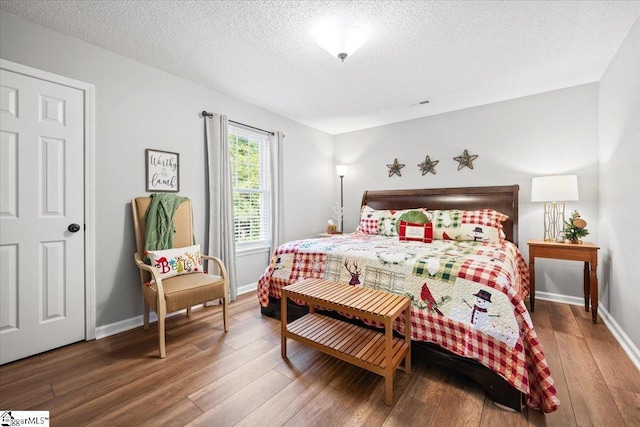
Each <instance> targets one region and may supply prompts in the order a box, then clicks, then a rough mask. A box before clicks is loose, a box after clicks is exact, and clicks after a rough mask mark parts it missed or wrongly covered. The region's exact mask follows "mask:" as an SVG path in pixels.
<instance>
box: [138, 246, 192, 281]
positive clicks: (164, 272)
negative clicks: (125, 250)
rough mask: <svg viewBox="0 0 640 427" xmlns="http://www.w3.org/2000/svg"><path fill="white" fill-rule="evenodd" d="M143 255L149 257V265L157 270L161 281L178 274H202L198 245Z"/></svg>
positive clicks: (148, 252)
mask: <svg viewBox="0 0 640 427" xmlns="http://www.w3.org/2000/svg"><path fill="white" fill-rule="evenodd" d="M145 255H146V256H147V257H149V261H150V262H151V265H153V266H154V267H155V268H157V269H158V271H159V272H160V278H161V279H162V280H164V279H167V278H169V277H173V276H177V275H179V274H188V273H202V272H204V270H203V267H202V256H201V255H200V245H193V246H187V247H184V248H173V249H166V250H164V251H146V252H145Z"/></svg>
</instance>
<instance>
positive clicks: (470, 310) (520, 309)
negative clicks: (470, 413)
mask: <svg viewBox="0 0 640 427" xmlns="http://www.w3.org/2000/svg"><path fill="white" fill-rule="evenodd" d="M310 277H313V278H322V279H325V280H329V281H335V282H342V283H349V284H351V285H354V286H364V287H368V288H373V289H379V290H384V291H388V292H393V293H397V294H401V295H407V296H409V297H410V298H411V300H412V307H411V322H412V323H411V335H412V337H411V338H412V339H413V340H415V341H425V342H431V343H435V344H437V345H439V346H441V347H443V348H445V349H447V350H449V351H451V352H453V353H455V354H458V355H460V356H464V357H468V358H472V359H475V360H477V361H478V362H480V363H482V364H483V365H485V366H486V367H488V368H489V369H491V370H493V371H494V372H496V373H498V374H500V375H501V376H502V377H503V378H504V379H505V380H507V381H508V382H509V383H510V384H511V385H512V386H514V387H515V388H516V389H518V390H520V391H522V392H523V393H525V394H526V395H527V396H528V401H527V403H528V405H529V406H530V407H533V408H539V409H542V410H543V411H544V412H552V411H554V410H555V409H556V408H557V407H558V405H559V400H558V398H557V396H556V390H555V387H554V386H553V379H552V378H551V374H550V372H549V367H548V365H547V362H546V360H545V358H544V354H543V351H542V347H541V345H540V342H539V341H538V338H537V335H536V332H535V330H534V329H533V325H532V323H531V318H530V316H529V313H528V311H527V309H526V307H525V304H524V301H523V299H524V298H525V297H527V296H528V294H529V272H528V269H527V267H526V264H525V262H524V259H523V258H522V255H521V254H520V252H519V251H518V249H517V247H516V246H515V245H514V244H512V243H510V242H507V241H505V242H501V243H487V242H473V241H451V240H434V241H433V242H432V243H422V242H413V241H400V240H399V239H398V237H386V236H380V235H369V234H363V233H354V234H352V235H346V236H335V237H331V238H325V239H308V240H297V241H292V242H288V243H286V244H284V245H282V246H280V247H279V248H278V249H277V250H276V251H275V253H274V255H273V257H272V259H271V262H270V264H269V267H268V268H267V269H266V271H265V272H264V274H263V275H262V277H261V278H260V280H259V282H258V296H259V299H260V304H261V305H262V306H267V304H268V300H269V296H272V297H275V298H280V291H281V289H282V287H283V286H286V285H289V284H291V283H294V282H297V281H299V280H302V279H305V278H310ZM394 328H395V329H396V330H397V331H399V332H400V333H403V332H404V319H403V318H401V319H400V320H399V321H398V322H396V323H395V324H394Z"/></svg>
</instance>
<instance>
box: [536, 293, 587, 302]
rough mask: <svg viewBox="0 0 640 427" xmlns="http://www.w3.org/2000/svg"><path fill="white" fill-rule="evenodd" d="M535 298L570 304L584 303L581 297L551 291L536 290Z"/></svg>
mask: <svg viewBox="0 0 640 427" xmlns="http://www.w3.org/2000/svg"><path fill="white" fill-rule="evenodd" d="M536 299H541V300H544V301H552V302H560V303H563V304H571V305H584V298H583V297H572V296H569V295H561V294H552V293H551V292H536Z"/></svg>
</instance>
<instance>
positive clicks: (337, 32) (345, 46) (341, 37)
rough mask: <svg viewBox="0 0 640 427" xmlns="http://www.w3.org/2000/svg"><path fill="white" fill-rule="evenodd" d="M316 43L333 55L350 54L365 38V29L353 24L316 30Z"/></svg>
mask: <svg viewBox="0 0 640 427" xmlns="http://www.w3.org/2000/svg"><path fill="white" fill-rule="evenodd" d="M316 38H317V39H318V44H319V45H320V47H322V48H323V49H324V50H326V51H327V52H329V53H330V54H331V55H333V56H338V55H340V54H343V53H344V54H346V55H347V56H349V55H351V54H352V53H353V52H355V51H356V49H358V48H359V47H360V46H362V44H363V43H364V42H365V40H366V38H367V34H366V33H365V31H364V30H363V29H362V28H360V27H356V26H355V25H335V26H333V27H326V28H320V29H318V31H316Z"/></svg>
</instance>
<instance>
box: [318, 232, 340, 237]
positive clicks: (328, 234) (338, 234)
mask: <svg viewBox="0 0 640 427" xmlns="http://www.w3.org/2000/svg"><path fill="white" fill-rule="evenodd" d="M333 236H342V233H318V237H333Z"/></svg>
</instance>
